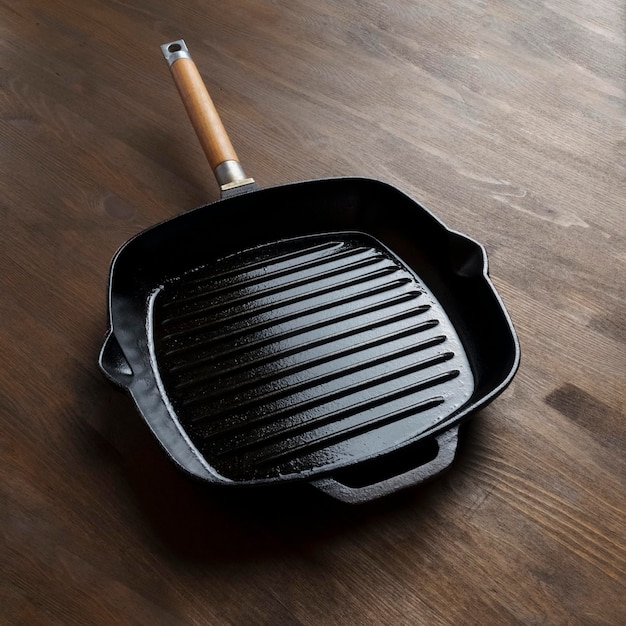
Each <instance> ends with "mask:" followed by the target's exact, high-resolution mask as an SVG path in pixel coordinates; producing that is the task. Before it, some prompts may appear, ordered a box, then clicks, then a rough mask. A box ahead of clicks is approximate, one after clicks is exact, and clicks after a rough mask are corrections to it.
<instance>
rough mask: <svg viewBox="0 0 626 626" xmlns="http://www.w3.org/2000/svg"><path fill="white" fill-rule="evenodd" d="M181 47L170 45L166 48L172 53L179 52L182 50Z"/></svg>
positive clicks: (174, 44) (177, 44)
mask: <svg viewBox="0 0 626 626" xmlns="http://www.w3.org/2000/svg"><path fill="white" fill-rule="evenodd" d="M182 49H183V48H182V46H181V45H180V44H179V43H171V44H170V45H169V46H168V47H167V51H168V52H171V53H174V52H180V51H181V50H182Z"/></svg>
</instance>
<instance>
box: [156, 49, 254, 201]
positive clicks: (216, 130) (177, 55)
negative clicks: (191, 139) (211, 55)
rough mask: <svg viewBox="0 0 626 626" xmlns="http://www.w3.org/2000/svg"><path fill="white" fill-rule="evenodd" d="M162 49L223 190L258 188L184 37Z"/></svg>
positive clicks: (224, 191)
mask: <svg viewBox="0 0 626 626" xmlns="http://www.w3.org/2000/svg"><path fill="white" fill-rule="evenodd" d="M161 51H162V52H163V56H164V57H165V60H166V61H167V63H168V65H169V66H170V71H171V73H172V77H173V78H174V82H175V83H176V87H177V89H178V93H179V94H180V97H181V100H182V101H183V104H184V105H185V109H187V114H188V115H189V119H190V120H191V123H192V124H193V127H194V129H195V131H196V135H198V139H199V140H200V145H201V146H202V149H203V150H204V154H206V158H207V160H208V161H209V165H210V166H211V169H212V170H213V173H214V174H215V178H216V179H217V182H218V184H219V186H220V189H221V190H222V194H224V193H226V192H229V193H232V190H234V189H237V188H239V187H246V188H247V190H248V191H250V190H252V189H256V188H257V186H256V183H255V182H254V179H253V178H248V177H247V176H246V174H245V172H244V171H243V168H242V167H241V163H239V159H238V158H237V153H236V152H235V149H234V148H233V144H232V143H230V139H229V138H228V135H227V133H226V129H225V128H224V125H223V124H222V120H221V119H220V116H219V114H218V112H217V110H216V109H215V105H214V104H213V100H211V96H209V92H208V91H207V90H206V87H205V86H204V81H203V80H202V77H201V76H200V72H198V68H197V67H196V64H195V63H194V62H193V61H192V60H191V56H190V54H189V50H188V49H187V45H186V44H185V42H184V40H182V39H179V40H178V41H172V42H170V43H166V44H163V45H162V46H161Z"/></svg>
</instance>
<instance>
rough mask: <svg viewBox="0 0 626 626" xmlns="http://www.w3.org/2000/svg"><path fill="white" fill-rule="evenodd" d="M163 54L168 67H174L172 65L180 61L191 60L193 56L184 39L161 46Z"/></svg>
mask: <svg viewBox="0 0 626 626" xmlns="http://www.w3.org/2000/svg"><path fill="white" fill-rule="evenodd" d="M161 52H162V53H163V56H164V57H165V60H166V61H167V64H168V65H172V63H174V61H178V59H191V55H190V54H189V50H188V49H187V44H186V43H185V40H184V39H177V40H176V41H170V42H169V43H164V44H163V45H162V46H161Z"/></svg>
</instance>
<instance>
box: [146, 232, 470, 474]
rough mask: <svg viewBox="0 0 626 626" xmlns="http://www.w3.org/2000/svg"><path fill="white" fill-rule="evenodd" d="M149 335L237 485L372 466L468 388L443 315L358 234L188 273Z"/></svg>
mask: <svg viewBox="0 0 626 626" xmlns="http://www.w3.org/2000/svg"><path fill="white" fill-rule="evenodd" d="M153 333H154V346H155V348H154V349H155V358H156V362H157V365H158V369H159V375H160V378H161V382H162V385H163V388H164V390H165V393H166V394H167V396H168V398H169V401H170V403H171V405H172V408H173V410H174V412H175V413H176V416H177V418H178V420H179V423H180V424H181V426H182V427H183V428H184V429H185V431H186V432H187V434H188V435H189V437H190V439H191V441H192V442H193V443H194V445H195V446H196V447H197V448H198V450H200V452H201V453H202V454H203V455H204V457H205V458H206V460H207V461H208V462H209V464H210V465H211V466H213V467H214V468H215V469H216V470H217V471H218V472H220V473H221V474H222V475H224V476H226V477H228V478H232V479H234V480H255V479H271V478H274V477H278V476H285V475H292V474H302V473H310V472H315V471H323V470H325V469H330V468H334V467H336V466H342V465H346V464H348V463H354V462H357V461H359V460H362V459H365V458H368V457H370V456H372V455H373V454H376V453H379V452H382V451H384V450H387V449H390V448H392V447H395V446H397V445H399V444H401V443H403V442H406V441H407V440H409V439H411V438H413V437H415V436H416V435H418V434H420V433H421V432H423V431H424V430H425V429H427V428H429V427H430V426H432V425H434V424H436V423H437V422H439V421H440V420H441V419H444V418H445V417H447V416H448V415H450V413H451V412H452V411H454V410H455V409H456V408H458V407H459V406H461V405H462V404H463V403H465V402H466V400H467V399H468V398H469V396H470V395H471V392H472V387H473V382H472V379H471V373H470V370H469V365H468V362H467V359H466V356H465V354H464V352H463V350H462V348H461V345H460V343H459V341H458V338H457V337H456V334H455V332H454V329H453V328H452V326H451V324H450V322H449V320H448V319H447V317H446V316H445V313H444V312H443V310H442V309H441V307H440V305H439V304H438V303H437V302H436V301H435V300H434V299H433V298H432V296H431V295H430V294H429V292H428V291H427V290H426V289H425V288H424V287H423V286H422V285H421V284H420V283H419V282H418V281H417V280H416V278H415V277H414V276H413V274H412V273H411V272H410V271H409V270H408V269H407V268H405V267H404V266H403V265H402V264H401V263H400V262H399V261H398V260H397V259H396V258H395V257H393V256H391V255H390V254H389V253H388V252H387V251H386V250H385V249H384V248H383V247H382V246H380V245H378V244H377V242H376V241H375V240H374V239H372V238H370V237H367V236H365V235H363V236H360V235H354V236H350V237H347V238H340V237H339V236H333V237H330V236H325V237H307V238H302V239H294V240H289V241H284V242H278V243H275V244H271V245H267V246H263V247H260V248H256V249H253V250H248V251H245V252H243V253H240V254H237V255H234V256H232V257H228V258H225V259H221V260H219V261H218V262H216V263H215V264H214V265H212V266H207V267H203V268H201V269H199V270H197V271H194V272H191V273H189V274H187V275H186V276H184V277H182V278H181V279H178V280H175V281H172V282H170V283H168V284H167V285H165V286H164V287H163V289H162V290H161V291H160V292H159V293H158V295H157V297H156V298H155V301H154V309H153Z"/></svg>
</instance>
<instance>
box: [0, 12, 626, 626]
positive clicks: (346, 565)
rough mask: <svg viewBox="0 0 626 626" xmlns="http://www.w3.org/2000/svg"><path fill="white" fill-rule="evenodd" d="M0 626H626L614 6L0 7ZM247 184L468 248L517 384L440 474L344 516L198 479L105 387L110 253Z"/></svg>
mask: <svg viewBox="0 0 626 626" xmlns="http://www.w3.org/2000/svg"><path fill="white" fill-rule="evenodd" d="M0 33H1V37H0V68H1V70H0V71H1V86H2V96H1V116H0V118H1V119H0V127H1V133H0V137H1V142H2V149H1V152H0V159H1V173H2V178H1V180H2V192H1V194H0V219H1V224H2V237H1V242H2V243H1V244H0V289H1V297H0V352H1V365H0V385H1V389H0V407H1V415H0V446H1V447H0V623H2V624H11V625H13V624H28V625H31V624H244V625H247V624H426V625H434V624H582V625H588V624H611V625H621V624H625V623H626V532H625V528H626V522H625V509H626V498H625V483H626V462H625V458H624V449H625V442H626V436H625V435H626V415H625V413H626V377H625V372H626V361H625V356H624V350H625V343H626V330H625V318H626V313H625V306H624V303H625V288H626V282H625V278H624V275H625V270H626V219H625V199H626V96H625V91H624V90H625V86H626V76H625V68H626V14H625V11H624V5H623V3H622V2H620V1H619V0H597V1H595V2H583V1H576V0H553V1H551V2H536V1H532V0H503V1H502V2H484V1H472V0H449V1H445V2H422V1H415V0H394V1H392V2H384V3H383V2H374V1H367V2H355V1H350V2H340V1H339V0H336V1H331V0H324V1H321V2H303V1H302V0H296V1H291V2H288V1H286V0H275V1H272V2H270V1H268V2H254V1H252V0H248V1H245V0H231V1H229V2H219V3H218V2H211V1H209V0H190V1H186V2H183V1H180V0H177V1H175V2H165V1H163V0H150V1H149V0H127V1H122V0H115V1H110V0H82V1H78V0H75V1H72V0H20V1H19V2H17V1H15V0H3V1H2V2H0ZM179 37H184V38H185V39H186V41H187V43H188V45H189V46H190V48H191V50H192V54H193V55H194V58H195V60H196V62H197V64H198V66H199V67H200V69H201V72H202V74H203V76H204V77H205V79H206V81H207V83H208V85H209V87H210V89H211V91H212V94H213V97H214V100H215V102H216V104H217V106H218V108H219V109H220V111H221V112H222V116H223V119H224V123H225V125H226V127H227V128H228V129H229V131H230V134H231V138H232V140H233V143H234V144H235V146H236V148H237V150H238V153H239V156H240V157H241V160H242V162H243V163H244V165H245V166H246V169H247V170H248V172H249V174H250V175H253V176H255V178H256V179H257V180H258V182H259V183H260V184H262V185H265V186H269V185H274V184H280V183H284V182H289V181H294V180H301V179H306V178H321V177H325V176H331V175H353V174H355V175H362V176H369V177H374V178H380V179H383V180H386V181H388V182H390V183H392V184H394V185H397V186H398V187H400V188H401V189H403V190H404V191H406V192H407V193H408V194H409V195H412V196H413V197H415V198H416V199H418V200H420V201H422V202H423V203H424V204H425V205H426V206H427V207H429V208H430V209H431V210H432V211H433V212H434V213H435V214H436V215H437V216H439V217H440V218H441V219H443V220H444V221H445V222H446V223H447V224H448V225H449V226H450V227H452V228H454V229H456V230H459V231H461V232H464V233H467V234H469V235H471V236H473V237H474V238H476V239H477V240H478V241H480V242H482V243H484V244H485V246H486V247H487V250H488V252H489V256H490V268H491V275H492V278H493V280H494V282H495V284H496V286H497V288H498V290H499V291H500V293H501V294H502V296H503V299H504V300H505V302H506V305H507V307H508V310H509V312H510V314H511V316H512V318H513V320H514V323H515V325H516V328H517V331H518V333H519V338H520V342H521V347H522V365H521V368H520V370H519V373H518V375H517V376H516V378H515V380H514V382H513V384H512V385H511V386H510V388H509V389H508V390H507V391H506V392H505V393H504V394H503V395H502V396H501V397H500V398H498V399H497V400H496V401H495V402H494V403H493V404H492V405H491V406H490V407H488V408H487V409H485V410H483V411H481V412H480V413H479V414H478V415H477V416H476V417H475V418H474V420H472V422H471V425H470V427H469V428H468V430H467V432H466V436H465V439H464V442H463V445H462V447H461V450H460V452H459V456H458V458H457V460H456V462H455V463H454V465H453V467H452V468H451V470H450V471H449V472H448V473H447V474H446V475H445V476H444V477H442V478H441V479H439V480H437V481H436V482H434V483H432V484H430V485H428V486H427V487H424V488H420V489H412V490H409V491H407V492H404V493H402V494H400V495H397V496H394V497H391V498H388V499H385V500H381V501H379V502H376V503H374V504H371V505H366V506H361V507H349V506H344V505H340V504H338V503H336V502H334V501H332V500H330V499H329V498H326V497H324V496H323V495H321V494H319V493H317V492H315V491H314V490H313V489H310V488H306V487H302V488H294V489H289V490H280V491H276V490H270V491H268V490H262V491H261V490H257V491H254V490H252V491H239V490H227V489H226V490H219V489H215V488H213V489H211V488H207V487H203V486H200V485H197V484H195V483H191V482H190V481H189V480H188V479H187V478H186V477H184V476H183V475H182V474H181V473H180V472H179V471H178V470H177V469H176V468H175V467H174V466H173V465H172V464H171V463H170V462H169V461H168V460H167V459H166V458H165V455H164V454H163V453H162V452H161V450H160V448H159V447H158V445H157V444H156V443H155V442H154V440H153V439H152V437H151V435H150V434H149V433H148V431H147V428H146V427H145V426H144V425H143V423H142V422H141V421H140V419H139V417H138V416H137V414H136V413H135V411H134V409H133V407H132V406H131V402H130V401H129V400H128V399H127V398H126V396H125V395H123V394H122V393H121V392H119V391H117V390H116V389H115V388H113V386H111V385H110V384H109V383H108V382H107V381H105V380H104V379H103V377H102V376H101V374H100V373H99V371H98V369H97V366H96V359H97V354H98V350H99V347H100V344H101V341H102V339H103V335H104V331H105V329H106V322H107V320H106V296H105V290H106V282H107V272H108V266H109V262H110V260H111V257H112V255H113V253H114V252H115V250H116V248H117V247H118V246H119V245H121V244H122V243H123V242H124V241H125V240H126V239H128V238H129V237H130V236H132V235H133V234H135V233H137V232H139V231H141V230H142V229H143V228H145V227H147V226H149V225H151V224H153V223H155V222H158V221H160V220H163V219H165V218H167V217H169V216H171V215H175V214H177V213H180V212H181V211H183V210H186V209H190V208H193V207H195V206H198V205H201V204H204V203H206V202H208V201H212V200H216V199H217V198H218V190H217V185H216V183H215V182H214V180H213V179H212V176H211V173H210V171H209V169H208V167H207V166H206V163H205V161H204V158H203V155H202V153H201V150H200V148H199V146H198V144H197V141H196V139H195V137H194V135H193V130H192V129H191V126H190V124H189V122H188V121H187V119H186V117H185V114H184V111H183V108H182V106H181V104H180V101H179V100H178V95H177V93H176V90H175V88H174V86H173V84H172V81H171V78H170V76H169V73H168V70H167V67H166V64H165V62H164V61H163V59H162V57H161V53H160V50H159V45H160V44H162V43H165V42H168V41H171V40H173V39H178V38H179Z"/></svg>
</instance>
